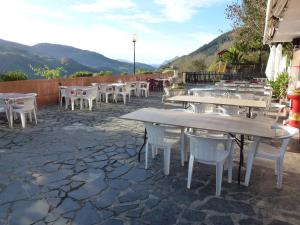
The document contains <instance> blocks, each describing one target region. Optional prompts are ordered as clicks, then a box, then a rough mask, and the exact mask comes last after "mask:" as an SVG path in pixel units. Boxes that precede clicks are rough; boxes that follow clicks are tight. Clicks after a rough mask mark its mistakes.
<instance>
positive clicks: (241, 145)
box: [238, 134, 244, 184]
mask: <svg viewBox="0 0 300 225" xmlns="http://www.w3.org/2000/svg"><path fill="white" fill-rule="evenodd" d="M243 164H244V135H243V134H242V135H241V141H240V162H239V172H238V184H240V183H241V170H242V166H243Z"/></svg>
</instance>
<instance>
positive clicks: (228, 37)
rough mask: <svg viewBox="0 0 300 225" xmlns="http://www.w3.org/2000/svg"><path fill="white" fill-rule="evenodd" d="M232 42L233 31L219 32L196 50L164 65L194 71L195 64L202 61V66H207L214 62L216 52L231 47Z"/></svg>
mask: <svg viewBox="0 0 300 225" xmlns="http://www.w3.org/2000/svg"><path fill="white" fill-rule="evenodd" d="M232 44H233V32H232V31H230V32H227V33H224V34H221V35H220V36H218V37H217V38H215V39H214V40H212V41H211V42H209V43H207V44H205V45H203V46H201V47H200V48H198V49H197V50H195V51H193V52H191V53H190V54H188V55H184V56H181V57H178V58H175V60H172V61H170V62H169V63H167V64H165V65H164V67H165V66H171V65H173V66H175V67H177V68H178V69H179V71H181V72H183V71H190V72H192V71H196V70H197V68H196V66H195V64H198V65H199V64H200V65H201V63H203V64H204V66H206V67H209V65H211V64H212V63H214V62H215V61H216V59H217V57H218V56H217V53H218V52H220V51H222V50H224V49H227V48H229V47H231V46H232ZM199 61H200V62H199Z"/></svg>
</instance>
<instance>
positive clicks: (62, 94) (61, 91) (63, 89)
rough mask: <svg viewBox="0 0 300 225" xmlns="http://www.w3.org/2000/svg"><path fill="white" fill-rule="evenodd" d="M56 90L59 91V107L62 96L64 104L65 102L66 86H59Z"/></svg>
mask: <svg viewBox="0 0 300 225" xmlns="http://www.w3.org/2000/svg"><path fill="white" fill-rule="evenodd" d="M58 91H59V105H60V107H62V102H63V98H64V99H65V104H66V96H67V95H66V87H65V86H59V87H58Z"/></svg>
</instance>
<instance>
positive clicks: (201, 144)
mask: <svg viewBox="0 0 300 225" xmlns="http://www.w3.org/2000/svg"><path fill="white" fill-rule="evenodd" d="M186 135H187V137H189V139H190V160H189V169H188V181H187V188H188V189H190V187H191V180H192V173H193V165H194V161H197V162H200V163H204V164H209V165H215V166H216V195H217V196H219V195H220V194H221V188H222V176H223V166H224V163H225V161H226V160H227V164H228V165H227V166H228V182H229V183H231V182H232V158H233V157H232V155H233V154H232V153H233V152H232V148H233V139H232V138H230V137H229V136H225V135H223V136H220V135H211V134H209V133H208V134H203V135H201V136H197V135H193V134H191V133H186Z"/></svg>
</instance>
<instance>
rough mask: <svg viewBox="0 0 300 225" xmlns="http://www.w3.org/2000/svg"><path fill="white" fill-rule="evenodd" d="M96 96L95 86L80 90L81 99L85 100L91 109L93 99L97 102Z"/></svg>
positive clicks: (96, 88)
mask: <svg viewBox="0 0 300 225" xmlns="http://www.w3.org/2000/svg"><path fill="white" fill-rule="evenodd" d="M97 97H98V87H97V86H96V87H92V88H88V89H86V90H84V91H82V95H81V100H82V101H83V102H84V101H86V102H87V103H88V107H89V110H90V111H92V108H93V101H94V100H96V103H97Z"/></svg>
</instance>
